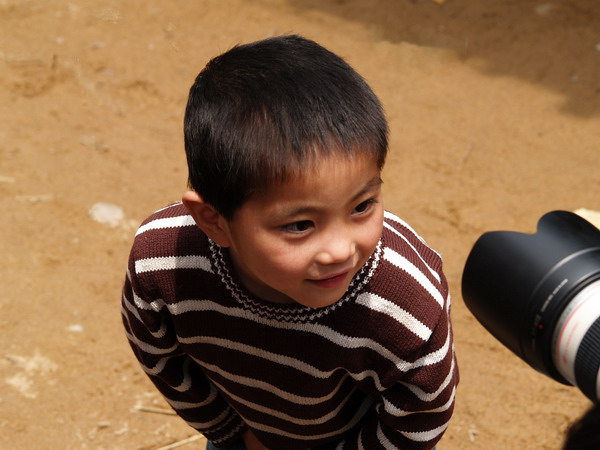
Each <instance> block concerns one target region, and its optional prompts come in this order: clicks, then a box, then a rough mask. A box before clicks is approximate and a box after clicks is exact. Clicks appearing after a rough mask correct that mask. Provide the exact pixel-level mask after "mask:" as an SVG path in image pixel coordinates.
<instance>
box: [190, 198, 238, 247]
mask: <svg viewBox="0 0 600 450" xmlns="http://www.w3.org/2000/svg"><path fill="white" fill-rule="evenodd" d="M181 200H182V202H183V204H184V205H185V207H186V208H187V210H188V211H189V213H190V214H191V216H192V217H193V218H194V221H195V222H196V225H198V228H200V229H201V230H202V231H204V234H206V235H207V236H208V237H209V238H210V239H211V240H212V241H213V242H215V243H216V244H217V245H219V246H221V247H229V246H231V241H230V239H229V233H228V232H227V226H226V221H225V218H224V217H223V216H222V215H221V214H219V212H218V211H217V210H216V209H215V208H214V206H212V205H211V204H209V203H206V202H205V201H204V199H203V198H202V196H201V195H200V194H198V193H197V192H196V191H187V192H185V193H184V194H183V197H182V199H181Z"/></svg>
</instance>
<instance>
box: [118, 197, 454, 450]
mask: <svg viewBox="0 0 600 450" xmlns="http://www.w3.org/2000/svg"><path fill="white" fill-rule="evenodd" d="M449 313H450V296H449V293H448V286H447V283H446V280H445V278H444V275H443V274H442V262H441V258H440V257H439V255H438V254H437V253H436V252H434V251H433V250H431V249H430V248H429V247H428V246H427V245H426V244H425V243H424V242H423V241H422V239H421V238H420V237H419V236H418V235H417V234H416V233H415V232H414V231H413V230H412V229H411V228H410V227H409V226H408V225H407V224H406V223H404V222H403V221H401V220H400V219H398V218H397V217H395V216H394V215H392V214H390V213H386V214H385V224H384V231H383V234H382V237H381V239H380V242H379V244H378V246H377V249H376V250H375V252H374V254H373V255H372V256H371V258H370V259H369V260H368V261H367V263H366V264H365V266H364V267H363V268H362V269H361V270H360V271H359V273H358V274H357V275H356V276H355V277H354V279H353V281H352V283H351V285H350V287H349V289H348V291H347V292H346V294H345V295H344V296H343V297H342V298H341V299H340V300H338V301H337V302H336V303H334V304H332V305H330V306H327V307H324V308H318V309H315V308H309V307H305V306H302V305H298V304H293V305H290V304H272V303H267V302H264V301H261V300H260V299H257V298H254V297H253V296H252V294H250V293H249V292H247V291H246V290H245V289H244V287H243V286H242V285H241V284H240V283H239V281H238V280H237V277H236V274H235V273H234V272H233V270H232V265H231V261H230V260H229V257H228V253H227V251H226V250H225V249H223V248H220V247H219V246H217V245H216V244H214V243H213V242H211V241H210V240H209V239H207V237H206V236H205V235H204V234H203V233H202V232H201V231H200V230H199V229H198V228H197V227H196V226H195V223H194V221H193V219H192V218H191V216H189V215H188V213H187V211H186V209H185V207H184V206H183V205H182V204H181V203H177V204H174V205H171V206H169V207H166V208H164V209H162V210H159V211H157V212H156V213H154V214H153V215H152V216H151V217H150V218H148V219H147V220H146V221H145V222H144V223H143V224H142V225H141V227H140V228H139V230H138V232H137V234H136V238H135V241H134V244H133V248H132V251H131V254H130V259H129V266H128V271H127V278H126V281H125V285H124V289H123V296H122V315H123V323H124V326H125V331H126V335H127V338H128V339H129V343H130V345H131V347H132V349H133V351H134V353H135V355H136V357H137V359H138V360H139V362H140V363H141V366H142V368H143V370H144V371H145V372H146V373H147V375H148V376H149V377H150V379H151V380H152V381H153V383H154V384H155V385H156V387H157V388H158V390H159V391H160V392H161V393H162V394H163V395H164V397H165V398H166V400H167V401H168V402H169V404H170V405H171V406H172V407H173V409H174V410H175V411H176V412H177V414H178V415H179V416H180V417H182V418H183V419H184V420H185V421H186V422H187V423H188V424H189V425H190V426H192V427H193V428H195V429H196V430H198V431H199V432H201V433H203V434H204V435H205V436H206V437H207V438H208V439H209V440H210V441H212V442H213V443H214V444H215V445H216V446H222V447H225V446H227V445H231V444H232V443H234V442H235V441H237V440H239V439H240V438H241V435H242V434H243V432H244V431H246V429H248V428H250V429H252V430H253V432H254V433H255V434H256V435H257V437H258V438H259V439H260V440H261V441H262V442H263V443H264V444H265V445H266V446H267V447H268V448H270V449H272V450H288V449H290V450H292V449H306V448H319V449H367V450H371V449H380V448H383V449H395V448H401V449H405V448H406V449H408V448H431V447H433V446H434V445H435V443H436V442H437V441H438V440H439V439H440V438H441V436H442V434H443V433H444V431H445V429H446V427H447V426H448V422H449V420H450V417H451V415H452V411H453V406H454V395H455V389H456V384H457V382H458V371H457V367H456V364H455V357H454V346H453V340H452V331H451V327H450V317H449Z"/></svg>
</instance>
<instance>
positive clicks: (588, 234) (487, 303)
mask: <svg viewBox="0 0 600 450" xmlns="http://www.w3.org/2000/svg"><path fill="white" fill-rule="evenodd" d="M599 280H600V231H599V230H598V229H597V228H596V227H594V226H593V225H592V224H590V223H589V222H587V221H586V220H585V219H583V218H582V217H580V216H578V215H576V214H573V213H570V212H567V211H553V212H550V213H548V214H546V215H544V216H543V217H542V218H541V219H540V221H539V222H538V230H537V232H536V233H534V234H526V233H517V232H512V231H494V232H489V233H485V234H484V235H482V236H481V237H480V238H479V239H478V240H477V242H476V243H475V245H474V247H473V249H472V250H471V253H470V254H469V257H468V258H467V262H466V264H465V268H464V272H463V279H462V293H463V299H464V301H465V304H466V305H467V307H468V308H469V310H470V311H471V312H472V313H473V315H474V316H475V317H476V318H477V319H478V320H479V322H480V323H481V324H482V325H483V326H484V327H485V328H486V329H487V330H488V331H489V332H490V333H491V334H492V335H493V336H494V337H496V338H497V339H498V340H499V341H500V342H501V343H502V344H504V345H505V346H506V347H508V348H509V349H510V350H511V351H513V352H514V353H515V354H516V355H517V356H519V357H520V358H521V359H523V360H524V361H525V362H526V363H528V364H529V365H530V366H532V367H533V368H535V369H536V370H538V371H540V372H542V373H544V374H546V375H548V376H550V377H552V378H553V379H555V380H557V381H559V382H561V383H565V384H576V385H577V386H578V387H580V389H581V390H582V391H583V392H584V394H585V395H587V396H588V397H590V398H591V399H592V400H594V401H597V400H598V397H599V396H598V388H597V384H598V382H597V380H598V365H599V364H600V343H599V342H598V335H600V325H599V324H597V322H596V319H598V317H600V306H599V305H600V295H599V294H598V290H596V289H592V288H591V287H590V286H597V285H598V281H599ZM588 287H590V288H588ZM586 288H588V289H587V290H586ZM580 293H581V295H579V294H580ZM583 293H585V294H583ZM582 295H583V296H582ZM582 298H585V299H586V301H585V302H584V304H587V306H586V307H585V308H583V309H581V308H582V307H580V308H578V309H577V308H573V305H571V303H572V302H574V301H576V302H575V304H578V302H581V301H582V300H581V299H582ZM570 306H571V310H570V311H571V312H570V313H565V311H569V307H570ZM582 312H585V314H586V319H585V320H583V319H582V318H583V317H584V316H583V315H582ZM590 317H593V319H594V320H592V321H590V320H589V318H590ZM575 322H581V324H584V323H585V324H586V328H585V329H584V330H583V331H582V327H578V329H579V333H581V332H583V335H582V336H581V338H580V339H579V345H577V348H573V347H572V346H570V347H568V351H564V349H563V353H562V354H561V356H560V357H561V358H563V359H562V361H563V364H561V365H558V366H557V365H556V364H555V356H554V354H555V347H557V342H559V340H558V337H557V336H561V333H560V331H559V332H558V334H557V329H558V330H562V329H563V327H566V326H567V325H568V324H571V325H572V324H573V323H575ZM565 332H567V331H566V329H565ZM563 336H564V333H563ZM578 336H579V335H578ZM573 342H574V341H571V343H573ZM563 343H564V342H563ZM586 349H587V350H586ZM557 351H558V350H557ZM580 352H581V356H577V355H579V354H580ZM565 358H567V361H566V363H565V362H564V359H565ZM580 361H581V362H580ZM565 367H571V369H572V370H571V372H569V371H566V370H565ZM594 370H595V373H594V374H593V375H592V374H591V373H592V372H593V371H594ZM572 373H575V376H571V374H572ZM578 373H579V374H580V375H579V378H578V377H577V375H576V374H578ZM583 373H585V375H582V374H583ZM592 378H593V379H594V383H592V381H591V380H592ZM580 380H581V381H580ZM580 383H581V384H580ZM592 384H594V387H593V388H592V387H591V386H592ZM584 386H585V389H584Z"/></svg>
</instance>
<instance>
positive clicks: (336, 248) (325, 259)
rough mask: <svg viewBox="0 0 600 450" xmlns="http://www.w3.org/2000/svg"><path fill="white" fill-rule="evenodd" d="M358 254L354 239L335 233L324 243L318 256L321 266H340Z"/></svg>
mask: <svg viewBox="0 0 600 450" xmlns="http://www.w3.org/2000/svg"><path fill="white" fill-rule="evenodd" d="M355 253H356V244H355V242H354V239H351V238H350V237H349V236H344V235H343V234H342V233H339V232H337V233H336V232H334V233H331V235H330V236H329V237H328V239H327V240H326V241H325V242H324V243H323V246H322V248H321V251H320V252H319V253H318V254H317V258H316V259H317V262H318V263H319V264H339V263H343V262H346V261H348V260H349V259H351V258H352V257H353V256H354V254H355Z"/></svg>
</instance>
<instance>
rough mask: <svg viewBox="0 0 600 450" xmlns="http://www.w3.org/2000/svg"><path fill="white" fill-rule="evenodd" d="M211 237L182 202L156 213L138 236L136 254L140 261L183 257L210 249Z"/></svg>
mask: <svg viewBox="0 0 600 450" xmlns="http://www.w3.org/2000/svg"><path fill="white" fill-rule="evenodd" d="M207 245H208V238H207V237H206V236H205V235H204V233H202V231H200V229H199V228H198V227H197V226H196V223H195V222H194V219H193V218H192V216H191V215H190V214H189V212H188V210H187V209H186V207H185V206H184V205H183V204H182V203H181V202H179V203H173V204H171V205H168V206H165V207H164V208H161V209H159V210H158V211H155V212H154V213H152V214H151V215H150V216H148V218H146V219H145V220H144V221H143V222H142V223H141V225H140V227H139V228H138V230H137V231H136V233H135V238H134V242H133V248H132V255H135V258H136V259H143V258H156V257H171V256H173V257H174V256H179V255H182V254H184V253H188V252H190V251H193V252H198V251H199V250H201V249H203V248H205V247H207Z"/></svg>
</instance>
